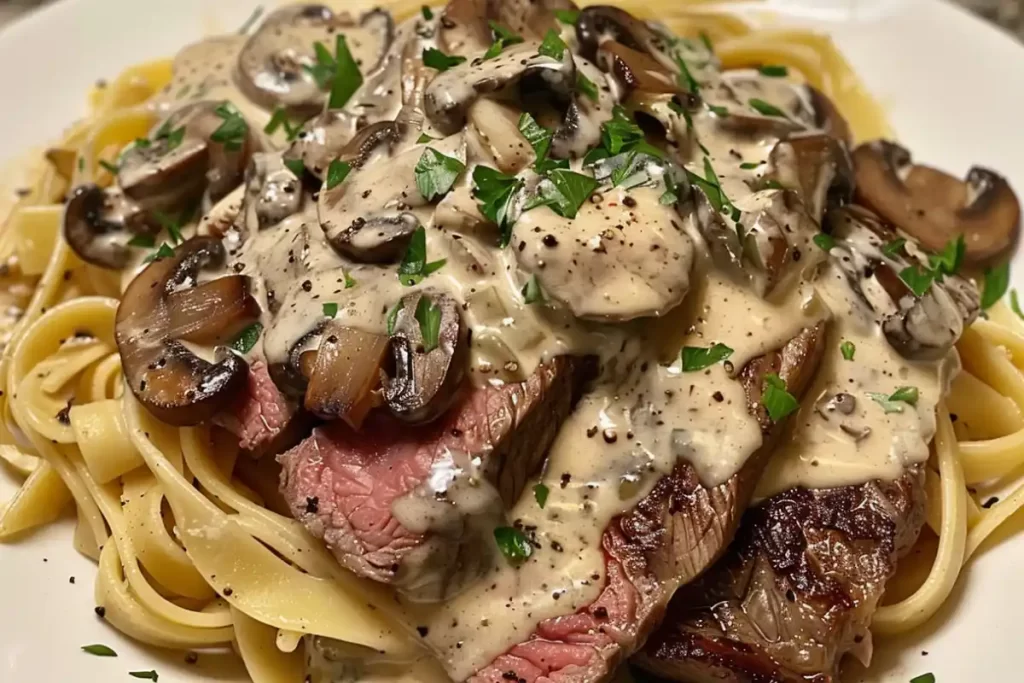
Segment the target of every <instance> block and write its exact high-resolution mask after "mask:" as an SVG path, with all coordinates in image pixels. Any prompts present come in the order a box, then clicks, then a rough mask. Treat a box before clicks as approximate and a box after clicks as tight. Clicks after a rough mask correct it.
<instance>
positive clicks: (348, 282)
mask: <svg viewBox="0 0 1024 683" xmlns="http://www.w3.org/2000/svg"><path fill="white" fill-rule="evenodd" d="M356 284H358V283H357V282H356V279H355V278H354V277H352V276H351V275H349V274H348V273H347V272H346V273H345V289H352V288H353V287H355V286H356Z"/></svg>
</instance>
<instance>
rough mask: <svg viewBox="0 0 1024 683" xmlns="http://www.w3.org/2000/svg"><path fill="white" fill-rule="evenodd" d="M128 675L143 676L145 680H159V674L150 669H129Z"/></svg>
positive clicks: (133, 676)
mask: <svg viewBox="0 0 1024 683" xmlns="http://www.w3.org/2000/svg"><path fill="white" fill-rule="evenodd" d="M128 675H129V676H131V677H132V678H143V679H145V680H147V681H157V680H160V675H159V674H158V673H157V672H156V671H154V670H152V669H150V670H149V671H129V672H128Z"/></svg>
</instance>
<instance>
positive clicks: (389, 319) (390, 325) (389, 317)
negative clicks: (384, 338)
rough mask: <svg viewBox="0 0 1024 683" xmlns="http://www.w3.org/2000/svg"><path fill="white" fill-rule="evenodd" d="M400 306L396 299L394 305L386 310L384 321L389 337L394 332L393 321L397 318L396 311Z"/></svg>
mask: <svg viewBox="0 0 1024 683" xmlns="http://www.w3.org/2000/svg"><path fill="white" fill-rule="evenodd" d="M401 308H402V302H401V301H397V302H395V305H394V306H392V307H391V310H389V311H388V315H387V317H386V318H385V319H384V323H385V325H386V326H387V331H388V336H389V337H390V336H391V335H393V334H394V333H395V321H396V320H398V311H399V310H400V309H401Z"/></svg>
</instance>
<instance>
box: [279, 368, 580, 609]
mask: <svg viewBox="0 0 1024 683" xmlns="http://www.w3.org/2000/svg"><path fill="white" fill-rule="evenodd" d="M590 365H591V364H590V363H588V362H586V361H582V360H579V359H573V358H568V357H563V358H557V359H555V360H554V361H553V362H551V363H549V364H547V365H544V366H541V367H539V368H538V369H537V371H536V372H534V374H533V375H531V376H530V377H529V378H528V379H527V380H526V381H525V382H521V383H510V384H505V385H501V386H488V387H485V388H480V389H471V390H467V391H465V392H464V393H463V395H462V396H461V397H460V398H459V399H458V401H457V403H456V405H454V406H452V407H451V408H450V409H449V410H448V412H447V413H446V414H445V415H444V417H442V418H441V419H440V420H438V421H437V422H434V423H431V424H427V425H423V426H420V427H411V426H409V425H405V424H397V423H395V422H393V421H391V420H390V419H388V418H387V417H386V416H374V417H372V418H371V419H369V420H368V421H367V423H366V424H364V425H363V429H362V430H360V431H359V432H356V431H354V430H352V429H350V428H349V427H348V426H347V425H345V424H343V423H340V422H338V423H332V424H329V425H326V426H323V427H319V428H317V429H315V430H314V431H313V435H312V436H310V437H309V438H307V439H306V440H304V441H303V442H302V443H301V444H299V445H298V446H296V447H295V448H293V449H291V450H289V451H288V452H286V453H283V454H282V455H281V456H279V460H280V462H281V465H282V471H281V489H282V491H283V493H284V496H285V498H286V499H287V500H288V502H289V505H290V507H291V510H292V514H293V515H294V516H295V518H296V519H299V520H301V521H302V522H303V523H304V524H305V525H306V527H307V528H308V529H309V530H310V531H311V532H312V533H313V534H314V535H315V536H317V537H319V538H322V539H323V540H324V541H325V542H326V543H327V545H328V547H330V549H331V550H332V552H333V553H334V555H335V556H336V557H337V558H338V560H339V561H340V562H341V563H342V564H343V565H344V566H346V567H348V568H349V569H351V570H352V571H354V572H356V573H357V574H360V575H362V576H366V577H369V578H372V579H374V580H376V581H381V582H384V583H390V584H394V585H395V586H396V587H398V588H399V589H400V590H402V591H403V592H404V593H406V594H407V595H409V596H410V597H412V598H414V599H418V600H440V599H443V598H444V597H446V596H448V595H453V594H454V593H455V592H457V591H458V590H459V588H460V587H461V586H462V585H464V583H465V582H466V581H468V580H469V579H471V578H475V577H476V576H477V575H478V573H479V572H480V571H482V569H484V567H481V566H479V565H480V562H481V561H484V560H485V559H486V558H484V557H482V555H483V554H482V553H479V552H478V551H474V547H476V548H479V546H478V545H477V543H478V541H479V540H480V538H481V534H490V533H491V532H492V530H493V529H494V527H495V526H496V525H497V523H498V520H500V519H501V518H502V515H503V512H504V510H505V508H506V507H507V506H510V505H511V504H512V503H513V502H515V500H516V499H517V498H518V497H519V494H520V493H521V492H522V490H523V487H524V486H525V484H526V482H527V480H528V479H529V478H530V477H531V476H532V475H533V474H535V473H536V472H537V470H538V469H539V468H540V466H541V465H542V464H543V462H544V456H545V454H546V452H547V449H548V447H549V446H550V445H551V442H552V441H553V440H554V437H555V435H556V434H557V432H558V429H559V427H560V426H561V424H562V422H563V420H564V419H565V418H566V416H567V415H568V414H569V412H570V411H571V409H572V405H573V403H574V402H575V400H576V397H577V396H578V394H579V392H580V390H581V388H582V385H583V383H584V382H585V380H586V377H587V375H588V374H590V373H589V370H588V368H589V367H590Z"/></svg>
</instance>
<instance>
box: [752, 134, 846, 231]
mask: <svg viewBox="0 0 1024 683" xmlns="http://www.w3.org/2000/svg"><path fill="white" fill-rule="evenodd" d="M764 178H765V180H771V181H775V182H777V183H779V184H780V185H782V186H783V187H787V188H789V189H792V190H796V191H797V192H798V193H799V194H800V198H801V199H802V200H803V202H804V206H806V207H807V212H808V213H809V214H810V216H811V218H813V219H814V220H815V221H817V222H818V223H820V222H821V219H822V216H823V215H824V213H825V211H826V209H827V208H831V207H835V206H842V205H844V204H848V203H849V202H850V201H851V200H852V199H853V186H854V175H853V163H852V162H851V161H850V155H849V152H847V150H846V147H845V146H844V145H843V143H841V142H839V141H838V140H837V139H836V138H834V137H832V136H830V135H823V134H810V135H800V136H794V137H791V138H789V139H787V140H781V141H779V142H778V143H776V144H775V147H773V148H772V151H771V153H770V154H769V155H768V170H767V171H766V172H765V175H764Z"/></svg>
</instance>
